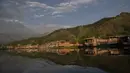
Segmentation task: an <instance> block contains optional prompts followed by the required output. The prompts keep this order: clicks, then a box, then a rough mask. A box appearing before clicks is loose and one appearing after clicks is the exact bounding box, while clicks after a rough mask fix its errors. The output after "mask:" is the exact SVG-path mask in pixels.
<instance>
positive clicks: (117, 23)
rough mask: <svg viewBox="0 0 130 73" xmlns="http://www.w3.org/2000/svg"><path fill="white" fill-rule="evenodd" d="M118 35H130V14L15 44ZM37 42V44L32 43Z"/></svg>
mask: <svg viewBox="0 0 130 73" xmlns="http://www.w3.org/2000/svg"><path fill="white" fill-rule="evenodd" d="M116 35H130V13H128V12H122V13H120V14H119V15H117V16H115V17H109V18H103V19H101V20H99V21H97V22H95V23H93V24H88V25H81V26H77V27H74V28H66V29H59V30H55V31H54V32H52V33H50V34H48V35H46V36H43V37H37V38H30V39H27V40H23V41H19V42H14V44H16V43H21V44H28V43H38V44H43V43H46V42H50V41H57V40H68V41H72V42H76V41H80V40H82V39H84V38H87V37H102V38H103V37H107V36H116ZM32 41H35V42H32Z"/></svg>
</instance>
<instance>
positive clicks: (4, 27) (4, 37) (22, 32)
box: [0, 20, 35, 43]
mask: <svg viewBox="0 0 130 73" xmlns="http://www.w3.org/2000/svg"><path fill="white" fill-rule="evenodd" d="M33 35H35V33H34V32H33V31H31V30H30V29H28V28H26V27H25V26H24V25H23V24H22V23H20V22H18V21H17V20H0V43H7V42H10V41H14V40H21V39H24V38H28V37H31V36H33Z"/></svg>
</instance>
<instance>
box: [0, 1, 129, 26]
mask: <svg viewBox="0 0 130 73" xmlns="http://www.w3.org/2000/svg"><path fill="white" fill-rule="evenodd" d="M120 12H130V0H0V19H6V20H14V21H17V22H18V21H19V22H22V23H24V24H25V25H28V26H30V27H31V26H38V25H46V26H61V27H71V26H77V25H85V24H91V23H93V22H96V21H98V20H100V19H101V18H104V17H111V16H115V15H118V14H119V13H120Z"/></svg>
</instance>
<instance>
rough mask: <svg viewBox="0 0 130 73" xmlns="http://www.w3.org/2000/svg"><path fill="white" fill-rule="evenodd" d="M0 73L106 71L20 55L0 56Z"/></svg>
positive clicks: (99, 72)
mask: <svg viewBox="0 0 130 73" xmlns="http://www.w3.org/2000/svg"><path fill="white" fill-rule="evenodd" d="M0 73H106V72H104V71H102V70H100V69H98V68H92V67H87V68H86V67H80V66H76V65H65V66H63V65H57V64H55V63H53V62H51V61H48V60H44V59H30V58H26V57H21V56H10V55H7V54H4V55H2V56H0Z"/></svg>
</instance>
